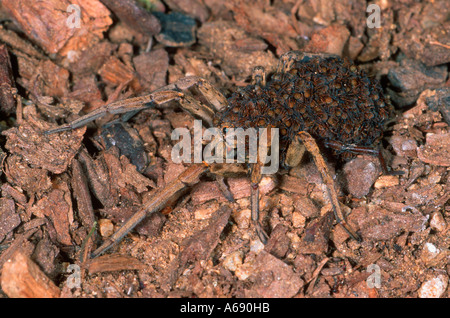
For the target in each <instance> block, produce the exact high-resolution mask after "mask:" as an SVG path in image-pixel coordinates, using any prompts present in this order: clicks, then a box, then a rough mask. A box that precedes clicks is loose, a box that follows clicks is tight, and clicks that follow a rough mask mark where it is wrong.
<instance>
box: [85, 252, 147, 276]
mask: <svg viewBox="0 0 450 318" xmlns="http://www.w3.org/2000/svg"><path fill="white" fill-rule="evenodd" d="M146 268H147V266H146V265H144V264H142V263H141V262H140V261H138V260H137V259H136V258H134V257H131V256H126V255H119V254H109V255H103V256H100V257H97V258H94V259H92V260H90V261H89V263H88V265H87V269H88V271H89V274H90V275H92V274H95V273H100V272H114V271H123V270H140V269H146Z"/></svg>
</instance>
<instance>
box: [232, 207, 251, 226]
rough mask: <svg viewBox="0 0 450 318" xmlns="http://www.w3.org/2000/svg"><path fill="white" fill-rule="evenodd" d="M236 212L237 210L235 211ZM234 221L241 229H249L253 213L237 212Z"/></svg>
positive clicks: (247, 211)
mask: <svg viewBox="0 0 450 318" xmlns="http://www.w3.org/2000/svg"><path fill="white" fill-rule="evenodd" d="M235 211H236V210H235ZM232 215H233V219H234V221H235V222H236V224H237V227H238V228H240V229H248V228H249V226H250V222H251V221H250V219H251V216H252V211H251V210H250V209H243V210H237V211H236V212H233V214H232Z"/></svg>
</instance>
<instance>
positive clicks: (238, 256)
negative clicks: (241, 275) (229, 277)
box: [223, 251, 243, 272]
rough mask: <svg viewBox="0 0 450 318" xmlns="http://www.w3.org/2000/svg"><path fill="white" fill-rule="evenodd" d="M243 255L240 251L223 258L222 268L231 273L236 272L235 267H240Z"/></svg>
mask: <svg viewBox="0 0 450 318" xmlns="http://www.w3.org/2000/svg"><path fill="white" fill-rule="evenodd" d="M242 258H243V253H242V252H241V251H234V252H233V253H231V254H229V255H228V256H227V257H225V260H224V261H223V267H225V268H226V269H228V270H229V271H231V272H234V271H236V269H237V267H238V266H240V265H242Z"/></svg>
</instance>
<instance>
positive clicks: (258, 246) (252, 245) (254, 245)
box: [250, 240, 264, 253]
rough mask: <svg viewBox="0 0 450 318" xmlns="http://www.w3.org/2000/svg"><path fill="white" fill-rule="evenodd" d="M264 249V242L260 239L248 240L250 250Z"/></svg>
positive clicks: (258, 250) (255, 251) (256, 251)
mask: <svg viewBox="0 0 450 318" xmlns="http://www.w3.org/2000/svg"><path fill="white" fill-rule="evenodd" d="M263 249H264V244H263V243H262V242H261V241H260V240H255V241H252V242H250V252H254V253H258V252H260V251H262V250H263Z"/></svg>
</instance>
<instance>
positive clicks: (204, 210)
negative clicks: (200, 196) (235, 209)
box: [194, 202, 219, 220]
mask: <svg viewBox="0 0 450 318" xmlns="http://www.w3.org/2000/svg"><path fill="white" fill-rule="evenodd" d="M218 208H219V204H218V203H217V202H213V203H210V204H204V205H202V207H200V208H198V209H196V210H195V212H194V218H195V219H196V220H206V219H209V218H211V216H212V214H213V213H214V212H215V211H217V209H218Z"/></svg>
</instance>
